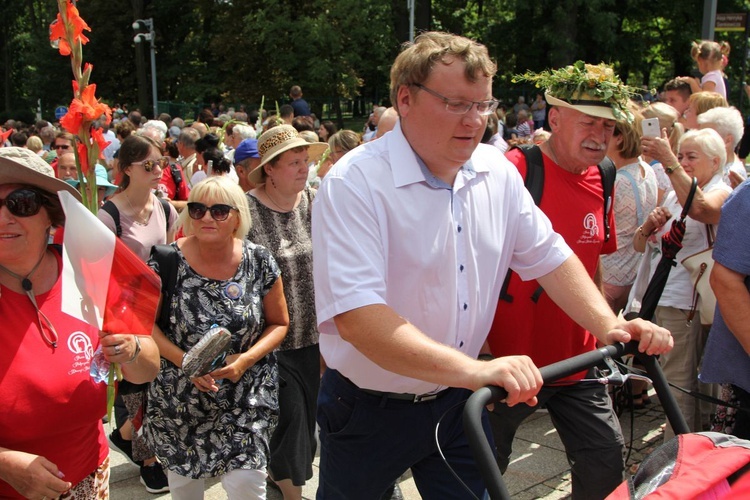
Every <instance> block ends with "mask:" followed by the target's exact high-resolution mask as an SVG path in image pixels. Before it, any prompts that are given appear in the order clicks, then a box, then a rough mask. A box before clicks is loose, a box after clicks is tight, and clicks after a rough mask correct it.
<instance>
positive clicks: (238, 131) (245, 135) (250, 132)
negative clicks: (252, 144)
mask: <svg viewBox="0 0 750 500" xmlns="http://www.w3.org/2000/svg"><path fill="white" fill-rule="evenodd" d="M232 135H237V136H238V137H239V138H240V141H244V140H245V139H251V138H255V129H254V128H253V127H252V126H250V125H244V124H241V123H235V124H234V127H233V128H232Z"/></svg>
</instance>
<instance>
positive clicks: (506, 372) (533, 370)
mask: <svg viewBox="0 0 750 500" xmlns="http://www.w3.org/2000/svg"><path fill="white" fill-rule="evenodd" d="M479 369H480V371H479V372H478V373H477V382H476V384H475V385H474V388H473V390H476V389H478V388H480V387H484V386H486V385H498V386H500V387H503V388H504V389H505V390H506V391H507V392H508V397H507V398H506V403H507V404H508V406H514V405H517V404H518V403H526V404H527V405H529V406H535V405H536V404H537V399H536V394H537V393H538V392H539V390H540V389H541V388H542V375H541V373H539V369H538V368H537V367H536V366H535V365H534V363H533V362H532V361H531V358H529V357H528V356H505V357H502V358H496V359H493V360H492V361H483V362H481V363H480V364H479Z"/></svg>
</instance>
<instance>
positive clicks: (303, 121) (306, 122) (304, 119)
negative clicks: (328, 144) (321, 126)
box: [282, 115, 315, 132]
mask: <svg viewBox="0 0 750 500" xmlns="http://www.w3.org/2000/svg"><path fill="white" fill-rule="evenodd" d="M282 116H283V115H282ZM292 127H294V128H295V129H296V130H297V132H302V131H304V130H308V131H310V132H312V131H313V130H315V127H314V125H313V123H312V120H311V119H310V115H307V116H295V117H294V120H292Z"/></svg>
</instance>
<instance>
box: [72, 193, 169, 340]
mask: <svg viewBox="0 0 750 500" xmlns="http://www.w3.org/2000/svg"><path fill="white" fill-rule="evenodd" d="M58 196H59V197H60V201H61V203H62V207H63V210H64V211H65V235H64V239H63V270H62V273H63V281H62V291H63V296H62V310H63V312H65V313H66V314H70V315H71V316H73V317H76V318H79V319H81V320H82V321H85V322H86V323H88V324H90V325H92V326H96V327H97V328H98V329H99V330H102V331H106V332H111V333H131V334H134V335H151V330H152V328H153V326H154V321H155V319H156V313H157V308H158V306H159V299H160V297H161V280H160V279H159V276H158V275H157V274H156V273H155V272H154V271H153V270H152V269H151V268H150V267H148V266H147V265H146V264H145V263H144V262H143V261H142V260H141V259H140V258H139V257H138V256H137V255H136V254H135V253H133V252H132V251H131V250H130V249H129V248H128V247H127V246H126V245H125V244H124V243H123V242H122V240H120V238H117V237H116V236H115V235H114V234H113V233H112V231H110V230H109V228H107V226H105V225H104V224H103V223H102V222H101V221H100V220H99V219H97V218H96V216H95V215H94V214H92V213H91V212H90V211H89V210H88V209H86V207H85V206H83V204H81V203H80V202H79V201H78V200H76V199H75V198H74V197H73V196H72V195H71V194H70V193H68V192H66V191H60V192H58Z"/></svg>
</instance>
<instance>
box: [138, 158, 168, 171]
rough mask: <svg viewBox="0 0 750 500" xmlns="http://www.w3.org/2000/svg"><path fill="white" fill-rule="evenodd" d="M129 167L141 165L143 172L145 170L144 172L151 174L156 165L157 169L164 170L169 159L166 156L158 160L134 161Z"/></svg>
mask: <svg viewBox="0 0 750 500" xmlns="http://www.w3.org/2000/svg"><path fill="white" fill-rule="evenodd" d="M131 165H143V170H145V171H146V172H151V171H152V170H153V169H154V167H155V166H157V165H159V167H161V169H162V170H164V169H165V168H167V167H168V166H169V158H168V157H166V156H162V157H161V158H159V159H158V160H143V161H134V162H133V163H131Z"/></svg>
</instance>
